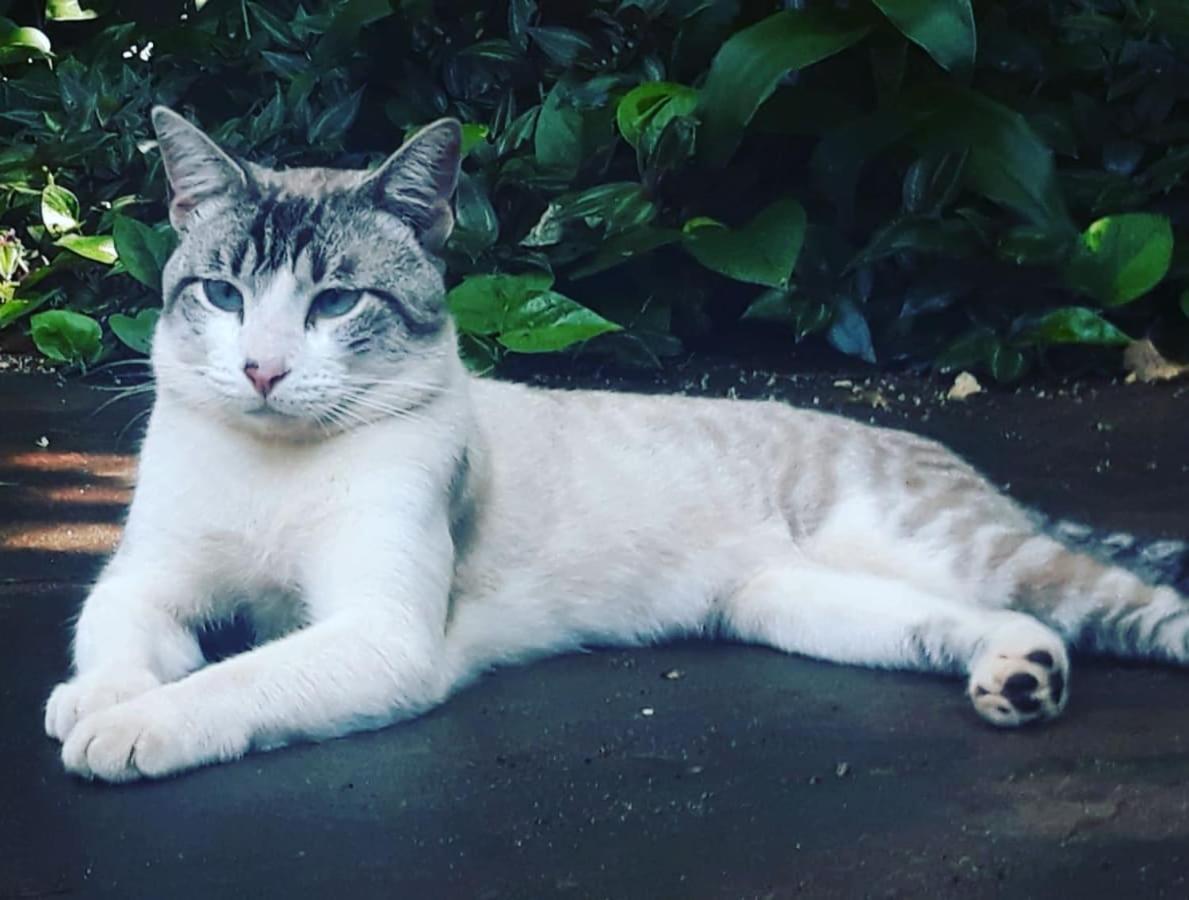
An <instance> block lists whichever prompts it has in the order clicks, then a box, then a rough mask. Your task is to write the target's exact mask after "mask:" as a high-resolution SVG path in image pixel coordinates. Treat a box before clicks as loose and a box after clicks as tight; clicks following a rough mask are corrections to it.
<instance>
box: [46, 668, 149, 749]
mask: <svg viewBox="0 0 1189 900" xmlns="http://www.w3.org/2000/svg"><path fill="white" fill-rule="evenodd" d="M160 683H161V682H160V681H158V679H157V678H156V676H154V675H153V673H152V672H148V671H146V670H145V669H104V670H102V671H97V672H90V673H87V674H85V675H79V676H78V677H76V678H73V679H71V680H70V681H64V682H63V683H62V684H60V685H58V686H57V687H56V688H54V690H53V691H52V692H51V693H50V698H49V700H48V701H47V702H46V704H45V733H46V734H47V735H49V736H50V737H52V738H53V739H54V740H57V741H65V740H66V739H67V738H68V737H69V736H70V733H71V732H72V731H73V730H74V726H75V725H77V724H78V723H79V722H80V721H82V720H83V719H85V718H87V717H88V716H91V715H93V714H95V713H97V712H100V711H102V710H105V709H107V708H109V707H112V706H116V705H117V704H120V703H123V702H124V701H125V700H131V699H132V698H133V697H139V696H140V695H141V694H143V693H145V692H146V691H150V690H152V689H153V688H155V687H157V686H158V685H159V684H160Z"/></svg>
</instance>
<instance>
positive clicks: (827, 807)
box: [0, 369, 1189, 900]
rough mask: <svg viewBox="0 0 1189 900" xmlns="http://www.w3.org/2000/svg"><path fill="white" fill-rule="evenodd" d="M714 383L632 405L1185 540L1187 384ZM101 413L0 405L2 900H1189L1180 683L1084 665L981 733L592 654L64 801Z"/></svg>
mask: <svg viewBox="0 0 1189 900" xmlns="http://www.w3.org/2000/svg"><path fill="white" fill-rule="evenodd" d="M702 374H704V375H705V379H704V380H703V379H702V378H701V377H695V378H692V379H691V378H690V376H688V375H684V376H674V377H658V379H657V380H656V381H655V382H651V381H650V382H649V383H648V384H637V385H636V387H638V388H642V389H649V390H656V389H666V388H668V389H672V388H675V387H682V386H683V385H686V384H687V383H693V384H695V385H697V388H698V389H699V390H704V391H706V392H709V393H719V394H723V393H727V392H729V391H733V392H735V393H737V394H738V395H740V396H753V395H758V394H769V393H774V394H777V395H780V396H787V397H790V398H792V399H794V400H795V401H796V402H798V403H803V404H807V405H812V404H813V401H814V398H815V397H816V398H817V401H818V404H819V405H820V406H821V407H822V408H834V409H838V410H840V411H842V412H844V413H847V414H850V415H855V416H859V417H862V418H864V419H866V418H868V417H869V416H874V417H875V418H876V419H878V420H879V421H881V422H884V423H888V424H894V425H899V426H903V427H909V428H912V429H914V430H918V431H922V432H925V433H928V434H930V435H933V436H936V437H941V438H943V439H945V440H946V441H947V442H949V443H950V444H951V445H952V446H954V447H955V448H957V449H959V450H961V451H962V452H964V453H965V454H966V455H967V456H968V457H969V458H971V459H972V460H973V461H974V462H976V463H977V464H979V465H980V466H982V467H983V468H984V469H985V470H986V471H987V472H988V473H990V474H991V475H992V476H993V477H994V478H995V479H997V480H998V481H999V482H1001V483H1009V489H1010V491H1011V492H1012V493H1013V494H1014V495H1016V496H1018V497H1020V498H1021V499H1023V500H1025V501H1027V502H1030V503H1035V504H1037V505H1038V506H1040V507H1041V508H1043V509H1044V510H1045V511H1047V512H1050V513H1052V514H1055V515H1062V516H1071V517H1074V518H1078V519H1082V520H1085V521H1087V522H1089V523H1091V524H1094V525H1097V526H1103V527H1111V528H1123V529H1131V530H1134V531H1136V532H1139V533H1141V534H1144V535H1146V536H1150V537H1177V538H1184V537H1186V536H1187V535H1189V386H1186V385H1183V384H1182V385H1179V386H1178V385H1164V386H1159V387H1142V386H1122V385H1112V384H1107V383H1105V382H1104V383H1099V384H1097V385H1096V386H1095V385H1089V386H1087V385H1083V386H1081V387H1079V388H1077V389H1059V388H1057V387H1048V388H1044V389H1036V388H1032V389H1029V390H1027V391H1024V392H1021V393H1020V394H982V395H978V396H976V397H973V398H971V399H970V400H968V401H965V402H964V403H961V404H957V403H951V404H942V403H938V401H937V399H936V395H937V392H938V386H937V385H936V384H932V385H930V384H927V383H923V382H916V381H911V380H907V379H898V380H887V381H885V382H883V383H882V384H880V383H872V384H862V383H861V382H859V383H856V384H854V385H848V384H841V385H835V384H834V381H835V379H832V378H827V377H822V376H816V377H814V376H801V377H795V376H779V377H778V376H767V375H766V374H765V373H746V372H743V373H740V372H739V371H738V370H731V369H717V370H708V371H707V372H705V373H702ZM111 396H112V394H111V393H110V392H107V391H104V390H100V389H99V388H98V387H95V386H88V385H86V384H83V383H80V382H77V381H76V382H72V383H69V384H67V385H65V386H63V385H62V384H60V383H59V382H58V381H56V380H55V379H54V378H52V377H50V376H3V377H0V710H2V715H3V719H2V724H3V728H2V730H0V742H2V743H0V764H2V768H0V773H2V774H0V898H9V897H43V896H77V897H119V898H138V897H145V898H189V897H203V898H207V897H233V896H234V897H238V896H245V897H254V898H255V897H260V898H265V897H278V898H279V897H286V898H288V897H305V896H313V897H318V896H336V897H346V898H356V897H360V898H368V897H385V898H392V897H410V898H453V897H460V898H463V897H465V898H472V897H473V898H490V900H496V898H514V897H515V898H520V897H524V898H537V897H574V898H601V897H607V898H745V897H757V898H759V897H779V898H783V897H794V896H805V897H879V898H882V897H904V898H920V897H958V896H960V897H963V898H981V897H999V896H1003V897H1012V898H1028V897H1077V898H1094V897H1112V898H1114V897H1119V896H1128V897H1145V898H1146V897H1169V898H1185V897H1189V702H1187V701H1189V671H1184V670H1174V669H1168V668H1165V669H1159V668H1139V667H1125V666H1117V665H1110V664H1106V663H1088V662H1086V661H1082V660H1079V661H1077V662H1075V671H1074V678H1073V699H1072V701H1071V703H1070V706H1069V709H1068V711H1067V713H1066V716H1065V717H1064V718H1063V719H1062V720H1060V721H1058V722H1057V723H1055V724H1053V725H1051V726H1049V727H1046V728H1043V729H1036V730H1026V731H1022V732H1017V733H1001V732H996V731H993V730H992V729H990V728H989V727H987V726H984V725H982V724H981V723H980V722H979V721H978V720H977V719H976V717H975V715H974V713H973V712H972V711H971V709H970V708H969V704H968V703H967V701H966V700H965V698H964V696H963V694H962V690H961V686H960V684H959V683H958V682H955V681H948V680H942V679H936V678H930V677H922V676H915V675H907V674H899V673H880V672H870V671H863V670H857V669H848V668H844V667H840V666H832V665H826V664H819V663H815V662H811V661H807V660H803V659H797V658H790V657H785V656H781V655H779V654H777V653H774V652H771V651H767V650H763V649H755V648H748V647H738V646H711V645H705V644H692V643H690V644H681V645H676V646H671V647H663V648H656V649H644V650H638V651H626V652H625V651H601V652H593V653H590V654H585V655H578V656H570V657H565V658H560V659H555V660H550V661H547V662H544V663H540V664H537V665H533V666H529V667H525V668H521V669H514V670H507V671H503V672H500V673H497V674H495V675H493V676H490V677H488V678H486V679H484V680H483V681H482V682H481V683H480V684H479V685H477V686H476V687H474V688H472V689H470V690H467V691H465V692H464V693H462V694H461V695H459V696H458V697H456V698H455V699H453V700H452V701H451V702H450V703H448V704H447V705H446V706H444V707H442V708H440V709H438V710H437V711H435V712H434V713H432V714H430V715H428V716H426V717H424V718H423V719H421V720H418V721H415V722H412V723H409V724H405V725H400V726H396V727H393V728H390V729H387V730H385V731H382V732H379V733H375V734H367V735H359V736H354V737H351V738H347V739H343V740H338V741H332V742H329V743H325V744H321V745H316V746H303V747H297V748H291V749H287V750H282V751H278V752H274V753H270V754H262V755H255V756H251V757H249V758H247V759H246V760H244V761H241V762H239V763H236V764H233V765H227V766H218V767H214V768H209V769H205V770H201V771H198V772H196V773H193V774H189V775H186V776H183V777H180V778H177V779H173V780H169V781H165V782H160V783H141V784H134V785H129V786H122V787H110V786H98V785H91V784H86V783H82V782H80V781H77V780H75V779H72V778H69V777H67V776H66V775H65V774H64V773H63V772H62V770H61V768H60V766H59V764H58V760H57V745H56V744H54V743H53V742H51V741H50V740H49V739H47V738H46V737H44V735H43V733H42V729H41V705H42V703H43V702H44V700H45V697H46V695H47V694H48V692H49V690H50V688H51V687H52V685H53V684H54V683H56V681H58V680H59V679H60V678H61V677H62V676H63V675H64V674H65V672H66V662H67V641H68V629H67V623H68V621H69V619H70V617H71V616H72V614H73V613H74V612H75V610H76V609H77V606H78V604H79V603H80V602H81V600H82V599H83V597H84V596H85V593H86V584H87V581H88V579H89V578H91V577H92V576H93V574H94V573H95V571H96V569H97V566H98V564H99V562H100V560H101V556H100V555H99V554H101V553H102V552H103V551H104V548H106V547H107V546H109V545H110V543H111V541H112V540H113V539H114V536H115V534H116V530H115V524H114V523H117V522H118V520H119V516H120V514H121V510H122V505H123V503H124V502H125V499H126V496H127V491H126V483H125V479H126V477H127V475H128V473H129V472H130V459H129V457H128V454H130V453H132V452H134V449H135V443H136V436H137V434H138V430H139V429H138V427H137V426H136V425H135V424H133V425H132V427H129V428H127V430H126V431H124V429H125V426H127V425H128V423H129V421H130V420H131V419H132V418H133V416H134V415H135V414H136V413H138V412H139V411H141V410H143V409H144V408H146V406H147V402H148V401H147V395H142V396H141V397H139V398H135V399H131V400H124V401H120V402H117V403H113V404H111V405H110V406H108V407H107V408H106V409H104V410H102V411H101V412H99V413H95V410H96V409H97V408H98V407H99V406H100V405H101V404H103V403H104V402H105V401H106V400H107V399H109V398H110V397H111ZM918 400H919V401H920V402H919V405H918ZM122 431H123V432H124V433H123V434H122V435H121V432H122ZM43 445H44V446H43ZM645 710H651V713H645V712H644V711H645Z"/></svg>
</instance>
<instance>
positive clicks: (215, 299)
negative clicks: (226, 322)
mask: <svg viewBox="0 0 1189 900" xmlns="http://www.w3.org/2000/svg"><path fill="white" fill-rule="evenodd" d="M202 290H203V292H204V293H205V294H206V299H207V300H209V301H210V302H211V305H213V306H215V307H218V308H219V309H221V310H223V311H224V312H233V313H237V312H243V309H244V295H243V294H241V293H240V292H239V288H237V287H236V286H235V285H234V284H230V283H228V282H226V281H216V280H215V279H213V278H208V279H206V280H204V281H203V282H202Z"/></svg>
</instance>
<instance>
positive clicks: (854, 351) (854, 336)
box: [826, 296, 875, 365]
mask: <svg viewBox="0 0 1189 900" xmlns="http://www.w3.org/2000/svg"><path fill="white" fill-rule="evenodd" d="M826 340H827V341H829V342H830V346H832V347H833V348H834V349H835V350H837V351H838V352H840V353H845V354H846V355H847V356H857V357H858V358H859V359H861V360H864V361H865V362H869V363H871V364H873V365H874V363H875V347H874V346H873V345H872V343H871V328H870V326H869V325H868V324H867V317H866V316H864V315H863V311H862V310H861V309H859V305H858V304H857V303H855V302H854V301H853V300H851V299H850V298H849V297H846V296H841V297H838V298H837V301H836V302H835V304H834V318H833V321H831V322H830V330H829V331H827V332H826Z"/></svg>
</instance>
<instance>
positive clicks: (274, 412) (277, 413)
mask: <svg viewBox="0 0 1189 900" xmlns="http://www.w3.org/2000/svg"><path fill="white" fill-rule="evenodd" d="M244 413H245V415H249V416H252V417H253V418H257V419H292V418H293V417H294V416H293V414H292V413H287V412H285V411H284V410H283V409H278V408H277V407H275V406H272V405H271V404H269V403H268V402H267V401H265V402H263V403H260V404H258V405H256V406H253V407H251V408H250V409H247V410H244Z"/></svg>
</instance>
